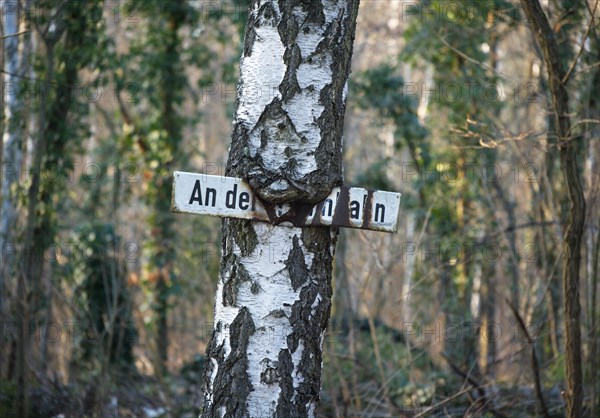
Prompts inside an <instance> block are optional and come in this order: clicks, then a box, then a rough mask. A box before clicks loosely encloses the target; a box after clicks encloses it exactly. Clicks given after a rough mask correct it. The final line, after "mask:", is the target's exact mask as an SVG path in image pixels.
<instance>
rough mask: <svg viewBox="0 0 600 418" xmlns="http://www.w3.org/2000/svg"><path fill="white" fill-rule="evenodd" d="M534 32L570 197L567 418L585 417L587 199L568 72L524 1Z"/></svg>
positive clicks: (532, 2) (545, 25)
mask: <svg viewBox="0 0 600 418" xmlns="http://www.w3.org/2000/svg"><path fill="white" fill-rule="evenodd" d="M522 4H523V8H524V10H525V13H526V14H527V17H528V20H529V23H530V25H531V28H532V32H533V34H534V36H535V38H536V40H537V42H538V43H539V45H540V47H541V49H542V52H543V55H544V61H545V63H546V67H547V71H548V83H549V86H550V94H551V96H552V104H553V111H554V118H555V121H556V133H557V136H558V144H559V154H560V162H561V168H562V172H563V177H564V180H565V183H566V188H567V192H568V195H569V202H570V210H569V218H568V224H567V229H566V232H565V236H564V242H563V257H564V270H563V290H564V299H565V301H564V303H565V334H566V335H565V337H566V338H565V344H566V347H565V356H566V358H565V364H566V380H567V382H566V383H567V391H566V400H567V416H568V417H570V418H575V417H579V416H581V406H582V403H583V383H582V382H583V380H582V379H583V378H582V369H581V323H580V313H581V305H580V301H579V265H580V262H581V243H582V236H583V227H584V224H585V205H586V204H585V198H584V195H583V187H582V185H581V179H580V177H579V169H578V167H577V148H576V146H575V143H574V141H573V138H572V132H571V119H570V117H569V93H568V91H567V86H566V82H567V80H566V77H565V76H566V74H567V73H566V71H565V68H564V66H563V64H562V61H561V56H560V52H559V49H558V45H557V43H556V39H555V37H554V32H553V31H552V28H551V27H550V24H549V22H548V18H547V17H546V14H545V13H544V11H543V9H542V7H541V6H540V4H539V2H538V0H522Z"/></svg>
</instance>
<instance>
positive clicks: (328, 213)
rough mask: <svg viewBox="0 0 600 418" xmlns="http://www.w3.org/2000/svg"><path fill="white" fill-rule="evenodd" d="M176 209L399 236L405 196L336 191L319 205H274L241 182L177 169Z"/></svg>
mask: <svg viewBox="0 0 600 418" xmlns="http://www.w3.org/2000/svg"><path fill="white" fill-rule="evenodd" d="M171 210H172V211H173V212H182V213H196V214H200V215H211V216H219V217H224V218H238V219H251V220H255V221H263V222H269V223H271V224H274V225H281V226H327V225H329V226H339V227H347V228H359V229H369V230H374V231H384V232H397V229H398V214H399V211H400V193H392V192H382V191H373V190H367V189H361V188H358V187H336V188H335V189H333V191H332V192H331V194H330V195H329V196H328V197H327V198H326V199H325V200H323V201H322V202H320V203H318V204H316V205H293V206H292V205H287V204H285V205H269V204H265V203H263V202H261V201H260V200H259V199H258V198H257V197H256V196H255V195H254V193H253V192H252V189H250V186H248V185H247V184H246V183H245V182H244V181H243V180H241V179H237V178H234V177H223V176H211V175H207V174H195V173H185V172H181V171H176V172H175V175H174V182H173V200H172V208H171Z"/></svg>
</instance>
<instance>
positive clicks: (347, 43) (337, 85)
mask: <svg viewBox="0 0 600 418" xmlns="http://www.w3.org/2000/svg"><path fill="white" fill-rule="evenodd" d="M256 2H257V0H255V1H253V2H252V5H251V6H250V10H251V12H250V16H249V20H248V24H247V27H246V37H245V43H244V56H246V57H247V56H251V55H252V53H253V46H254V43H255V40H256V28H257V27H260V26H263V25H271V26H273V27H277V30H278V32H279V36H280V38H281V42H282V44H283V45H284V47H285V53H284V57H283V60H284V62H285V64H286V72H285V76H284V77H283V79H282V80H281V83H280V84H279V86H278V90H279V92H280V97H275V98H273V100H272V101H271V102H270V103H269V105H268V106H266V107H265V108H264V111H263V113H262V115H261V116H260V118H259V120H258V122H257V123H256V125H255V126H253V127H248V126H245V125H244V124H243V123H241V122H240V121H237V120H236V123H235V127H234V133H233V139H232V146H231V149H230V159H229V163H228V167H227V174H228V175H234V176H239V177H242V178H244V179H246V180H247V181H248V183H249V184H250V186H251V187H252V188H253V190H254V191H255V192H256V194H257V195H258V196H259V198H261V199H262V200H264V201H266V202H269V203H295V202H302V203H316V202H318V201H319V200H322V199H324V198H325V197H326V196H327V195H328V194H329V193H330V192H331V189H332V188H334V187H336V186H339V185H341V184H342V130H343V120H344V113H345V93H344V90H345V86H346V80H347V78H348V75H349V72H350V62H351V55H352V54H351V51H352V45H353V41H354V32H355V25H356V15H357V13H358V3H359V2H358V1H356V0H351V1H347V2H346V7H345V8H342V9H340V10H341V12H340V13H339V14H338V16H337V17H336V18H334V19H333V20H332V21H331V22H330V23H329V24H328V25H327V28H326V29H325V31H324V35H323V37H322V40H321V42H320V43H319V44H318V46H317V48H316V50H315V51H314V52H313V53H312V54H311V55H310V56H307V57H303V56H302V53H301V50H300V48H299V46H298V43H297V39H298V37H299V36H301V35H302V34H307V33H311V31H314V30H317V29H319V28H321V27H322V26H323V25H324V24H325V21H326V18H325V12H324V10H323V4H322V2H321V1H314V0H280V1H279V2H278V9H279V10H276V7H275V6H274V1H272V2H266V3H264V4H262V6H260V7H259V8H258V10H256V11H255V4H256ZM298 11H301V12H302V13H299V12H298ZM301 15H302V16H304V19H303V20H300V16H301ZM326 59H329V60H330V63H331V64H330V68H329V69H330V71H331V73H332V77H331V78H332V81H331V83H330V84H328V85H327V86H326V87H325V88H323V89H321V91H320V92H317V93H318V94H319V98H320V99H319V101H320V105H321V106H322V107H323V108H324V109H323V112H322V113H321V115H320V117H319V118H318V119H317V120H315V123H316V125H317V127H318V129H319V130H320V137H321V141H320V143H319V144H318V146H317V147H316V149H312V150H307V149H306V147H305V146H304V147H303V146H302V145H301V144H303V143H305V142H306V138H305V137H304V136H303V135H302V133H299V132H298V131H297V129H296V126H294V124H293V122H292V121H291V119H290V118H289V116H288V115H287V113H286V112H285V110H284V108H283V106H284V105H285V104H286V103H289V101H290V100H292V99H293V98H294V97H295V96H296V95H297V94H299V93H301V92H302V88H301V87H300V85H299V84H298V79H297V72H298V68H299V66H300V65H301V64H303V63H309V64H310V63H313V62H321V60H326ZM305 89H306V90H307V91H309V92H314V91H315V86H314V85H312V84H311V85H309V86H307V87H306V88H305ZM238 104H239V101H238ZM306 111H310V109H307V110H306ZM251 135H259V136H260V138H261V147H260V149H259V150H258V152H257V153H256V155H254V156H253V155H250V153H249V146H248V144H249V138H250V136H251ZM276 142H278V143H279V144H277V145H278V147H277V148H279V147H281V142H284V145H285V148H284V149H285V152H284V154H285V155H284V156H282V159H281V165H279V166H273V165H272V164H270V165H269V164H267V163H266V162H265V161H264V160H263V158H262V156H261V154H262V151H263V150H265V149H268V148H271V147H274V146H275V145H276V144H275V143H276ZM300 153H305V154H306V155H308V154H310V155H314V157H315V159H316V166H317V168H316V170H314V171H311V172H308V173H303V172H301V170H298V167H297V166H298V161H297V157H298V154H300ZM274 184H277V185H278V186H276V187H275V186H273V185H274ZM281 184H283V185H285V187H283V188H282V187H281Z"/></svg>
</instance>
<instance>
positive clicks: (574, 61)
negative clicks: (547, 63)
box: [562, 0, 599, 85]
mask: <svg viewBox="0 0 600 418" xmlns="http://www.w3.org/2000/svg"><path fill="white" fill-rule="evenodd" d="M598 1H599V0H596V3H595V4H594V10H593V11H592V12H591V16H590V22H589V23H588V27H587V31H586V32H585V35H584V36H583V39H582V40H581V47H580V48H579V51H577V55H576V56H575V59H574V60H573V62H572V63H571V66H570V67H569V71H567V74H565V76H564V78H563V79H562V83H563V84H565V85H566V84H567V83H568V82H569V79H570V78H571V75H572V74H573V70H574V69H575V66H576V65H577V62H578V61H579V58H581V54H582V53H583V50H584V49H585V42H586V41H587V38H588V37H589V36H590V31H591V30H592V26H594V20H595V19H596V10H597V9H598Z"/></svg>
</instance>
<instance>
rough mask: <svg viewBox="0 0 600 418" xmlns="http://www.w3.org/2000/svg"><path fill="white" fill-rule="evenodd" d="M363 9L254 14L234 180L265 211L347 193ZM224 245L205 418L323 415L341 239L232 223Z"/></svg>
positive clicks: (255, 9)
mask: <svg viewBox="0 0 600 418" xmlns="http://www.w3.org/2000/svg"><path fill="white" fill-rule="evenodd" d="M358 3H359V2H358V0H344V1H342V0H339V1H331V0H310V1H307V0H281V1H275V0H266V1H265V0H253V1H252V3H251V5H250V12H249V20H248V24H247V26H246V36H245V43H244V51H243V55H242V59H241V63H240V67H241V78H240V84H239V88H238V92H239V96H238V102H237V111H236V118H235V127H234V133H233V137H232V144H231V148H230V155H229V160H228V164H227V172H226V174H227V175H229V176H238V177H243V178H245V179H246V180H247V181H248V182H249V184H250V185H251V186H252V187H253V189H254V191H255V192H256V194H257V195H258V196H259V198H260V199H262V200H263V201H264V202H265V204H267V205H269V204H275V203H281V204H284V203H286V204H289V206H286V208H288V209H289V210H291V211H294V212H296V213H298V212H299V211H301V210H306V208H307V207H308V206H307V204H308V203H316V202H317V201H319V200H321V199H323V198H325V197H326V196H327V195H328V194H329V193H330V191H331V189H332V188H333V187H335V186H339V185H340V184H341V183H342V129H343V120H344V112H345V98H346V91H347V87H346V83H347V79H348V75H349V71H350V62H351V55H352V46H353V38H354V33H355V28H356V15H357V13H358ZM284 210H285V209H284ZM286 213H287V214H288V215H289V213H288V212H286ZM274 216H275V219H273V220H274V223H276V222H277V221H278V219H277V216H276V215H274ZM284 216H285V214H284ZM279 220H280V218H279ZM223 235H224V236H223V254H222V259H221V269H220V280H219V284H218V288H217V295H216V301H215V320H214V324H215V326H214V331H213V335H212V339H211V342H210V344H209V346H208V348H207V357H208V360H207V367H206V370H205V378H204V407H203V410H202V416H203V417H217V416H218V417H221V416H226V417H246V416H251V417H254V416H260V417H262V416H276V417H288V416H293V417H307V416H314V415H315V413H316V412H315V411H316V406H317V403H318V400H319V392H320V386H321V365H322V344H323V337H324V333H325V329H326V326H327V322H328V319H329V314H330V307H331V294H332V290H331V274H332V268H333V253H334V249H335V241H336V237H337V234H336V231H335V230H333V229H331V228H327V227H324V228H323V227H321V228H314V227H306V228H287V227H278V226H272V225H269V224H264V223H255V222H251V221H234V220H225V221H224V223H223Z"/></svg>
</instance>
